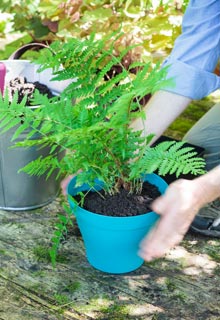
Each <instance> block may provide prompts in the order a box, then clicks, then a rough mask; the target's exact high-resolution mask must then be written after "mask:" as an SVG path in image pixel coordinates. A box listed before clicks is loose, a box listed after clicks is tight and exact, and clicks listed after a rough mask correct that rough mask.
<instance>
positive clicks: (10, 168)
mask: <svg viewBox="0 0 220 320" xmlns="http://www.w3.org/2000/svg"><path fill="white" fill-rule="evenodd" d="M36 47H45V45H42V44H38V43H31V44H29V45H25V46H23V47H21V48H20V49H18V50H17V51H16V52H15V53H14V54H13V55H12V56H11V57H10V58H9V60H4V61H1V62H3V63H4V64H5V66H6V79H5V82H6V83H7V82H8V81H9V80H11V79H13V78H15V77H17V76H24V77H26V78H27V80H28V81H31V82H34V81H39V82H41V83H42V84H45V85H47V86H48V87H49V89H51V91H52V92H53V93H54V94H59V93H60V92H62V90H63V89H64V88H65V87H66V86H67V85H68V84H69V83H70V82H69V81H63V82H60V81H59V82H58V81H51V78H52V72H51V70H45V71H43V72H41V73H38V72H37V69H38V68H39V66H38V65H36V64H33V63H31V62H30V61H28V60H18V59H19V57H20V56H21V55H22V54H23V53H24V52H25V51H26V50H29V49H30V48H36ZM14 59H16V60H14ZM15 130H16V128H13V129H11V130H9V131H8V132H6V133H4V134H1V135H0V209H4V210H16V211H19V210H30V209H35V208H38V207H42V206H44V205H46V204H48V203H50V202H51V201H53V200H54V199H55V198H56V196H57V193H58V191H59V185H60V181H59V180H56V177H55V174H54V175H52V176H51V177H49V178H48V179H46V175H43V176H41V177H36V176H30V175H28V174H26V173H23V172H20V173H18V171H19V169H21V168H22V167H24V166H25V165H26V164H27V163H29V162H30V161H32V160H34V159H36V158H38V157H39V156H43V157H44V156H46V155H48V154H49V148H43V149H41V148H39V147H31V148H23V147H18V148H10V147H11V146H12V145H13V144H14V143H12V142H11V138H12V136H13V134H14V132H15ZM28 132H29V130H26V132H23V133H22V134H21V135H20V136H19V138H18V139H17V140H16V141H22V140H23V139H24V138H25V137H26V135H27V134H28ZM35 138H36V137H35Z"/></svg>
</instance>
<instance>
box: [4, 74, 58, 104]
mask: <svg viewBox="0 0 220 320" xmlns="http://www.w3.org/2000/svg"><path fill="white" fill-rule="evenodd" d="M7 89H8V94H9V99H10V100H12V98H13V96H14V94H15V92H18V103H20V102H21V101H22V99H23V98H24V96H25V95H27V102H26V105H27V106H31V99H33V96H34V92H35V90H38V91H39V92H40V93H41V94H43V95H47V97H48V98H52V97H53V94H52V92H51V90H50V89H49V88H48V87H47V86H46V85H44V84H42V83H40V82H38V81H35V82H27V79H26V78H25V77H16V78H14V79H12V80H10V81H9V83H8V84H7Z"/></svg>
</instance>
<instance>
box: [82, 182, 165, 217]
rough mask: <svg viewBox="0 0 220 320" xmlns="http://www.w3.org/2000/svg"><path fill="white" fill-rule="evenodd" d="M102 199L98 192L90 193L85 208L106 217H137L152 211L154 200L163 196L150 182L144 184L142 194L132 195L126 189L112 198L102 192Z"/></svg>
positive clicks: (85, 201) (86, 198)
mask: <svg viewBox="0 0 220 320" xmlns="http://www.w3.org/2000/svg"><path fill="white" fill-rule="evenodd" d="M100 193H101V194H102V195H103V197H104V198H103V197H101V196H100V195H99V194H98V193H97V192H90V193H88V194H87V195H86V197H85V199H84V204H83V208H84V209H86V210H88V211H91V212H94V213H99V214H103V215H106V216H119V217H124V216H136V215H140V214H144V213H147V212H150V211H152V209H151V207H150V205H151V203H152V201H153V200H154V199H156V198H157V197H159V196H160V195H161V193H160V191H159V190H158V188H157V187H156V186H154V185H152V184H150V183H149V182H144V184H143V189H142V192H141V193H140V194H130V193H129V192H128V191H126V190H125V189H122V188H121V190H120V192H119V193H117V194H115V195H113V196H110V195H108V194H105V193H104V191H103V190H102V191H100Z"/></svg>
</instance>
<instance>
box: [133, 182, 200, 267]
mask: <svg viewBox="0 0 220 320" xmlns="http://www.w3.org/2000/svg"><path fill="white" fill-rule="evenodd" d="M198 191H199V190H198V185H197V184H196V183H194V181H193V180H191V181H189V180H183V179H181V180H177V181H175V182H173V183H172V184H171V185H170V186H169V187H168V188H167V190H166V192H165V194H164V195H162V196H161V197H159V198H157V199H156V200H155V201H154V202H153V203H152V206H151V207H152V210H153V211H155V212H157V213H158V214H160V219H159V221H158V223H157V224H156V226H155V227H154V228H153V229H152V230H151V231H150V233H149V234H148V235H147V236H146V237H145V238H144V239H143V240H142V242H141V244H140V251H139V255H140V256H141V257H142V258H143V259H145V260H146V261H151V260H153V259H155V258H159V257H162V256H163V255H165V253H166V252H167V251H168V250H169V249H171V248H172V247H174V246H175V245H177V244H178V243H179V242H180V241H181V240H182V239H183V237H184V235H185V233H186V232H187V231H188V229H189V226H190V224H191V222H192V220H193V218H194V217H195V215H196V214H197V212H198V210H199V209H200V207H201V206H202V204H203V201H202V200H203V199H201V193H200V192H198Z"/></svg>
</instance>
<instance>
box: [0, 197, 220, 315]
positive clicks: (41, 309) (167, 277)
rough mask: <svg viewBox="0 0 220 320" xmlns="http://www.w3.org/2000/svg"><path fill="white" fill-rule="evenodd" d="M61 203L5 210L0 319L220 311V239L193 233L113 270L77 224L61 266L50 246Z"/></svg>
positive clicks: (0, 228)
mask: <svg viewBox="0 0 220 320" xmlns="http://www.w3.org/2000/svg"><path fill="white" fill-rule="evenodd" d="M59 211H62V208H61V207H60V204H59V199H57V200H56V201H54V202H53V203H51V204H49V205H48V206H45V207H43V208H40V209H36V210H32V211H25V212H11V211H0V299H1V304H0V320H37V319H40V320H55V319H82V320H84V319H99V320H109V319H112V320H113V319H114V320H127V319H144V320H148V319H151V320H157V319H167V320H171V319H176V320H180V319H183V320H193V319H195V320H203V319H209V320H214V319H215V320H217V319H218V320H219V319H220V241H219V240H210V239H207V238H202V237H198V236H195V235H192V234H188V235H187V236H186V238H185V240H184V241H183V243H182V244H181V246H179V247H177V248H175V249H174V250H172V251H171V252H170V254H169V255H168V256H167V257H166V258H165V259H160V260H157V261H155V262H153V263H151V264H147V263H145V264H144V265H143V266H142V267H141V268H140V269H139V270H137V271H135V272H132V273H129V274H123V275H111V274H105V273H102V272H99V271H97V270H95V269H93V268H92V267H91V266H90V265H89V264H88V262H87V260H86V257H85V253H84V247H83V243H82V240H81V236H80V233H79V230H78V228H77V226H74V227H73V228H72V229H71V230H70V232H69V234H68V236H67V238H66V240H65V242H63V244H62V247H61V251H60V255H59V262H58V263H57V267H56V269H53V268H52V266H51V263H50V259H49V255H48V248H49V245H50V239H51V236H52V234H53V227H54V223H55V221H56V213H57V212H59Z"/></svg>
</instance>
